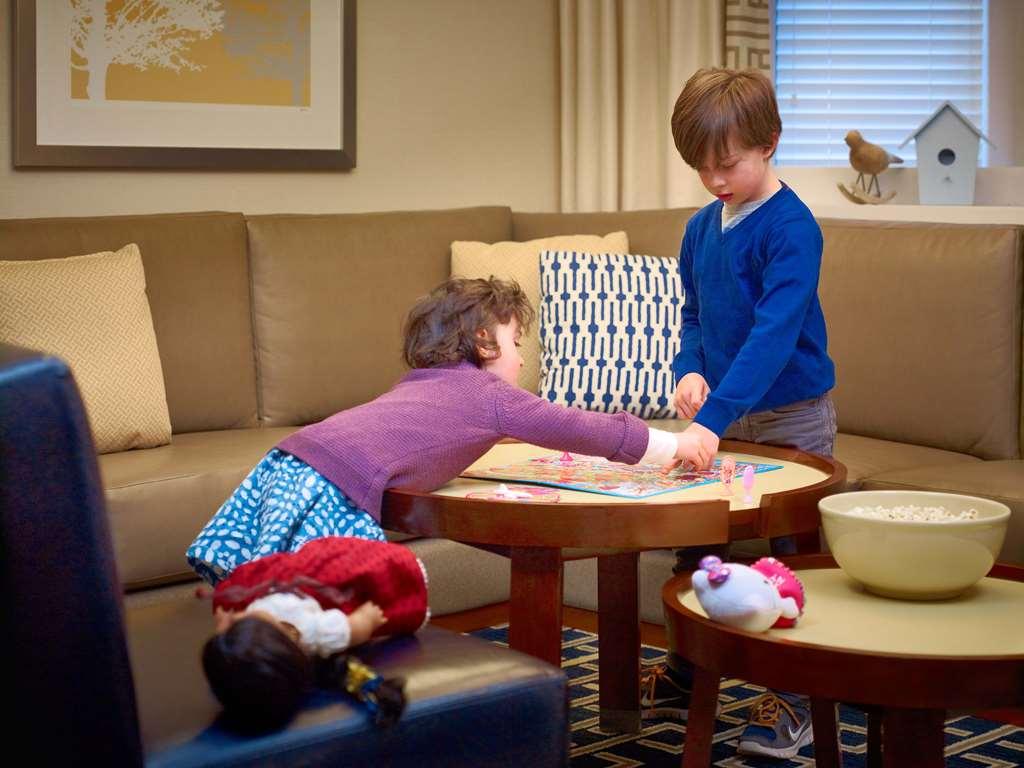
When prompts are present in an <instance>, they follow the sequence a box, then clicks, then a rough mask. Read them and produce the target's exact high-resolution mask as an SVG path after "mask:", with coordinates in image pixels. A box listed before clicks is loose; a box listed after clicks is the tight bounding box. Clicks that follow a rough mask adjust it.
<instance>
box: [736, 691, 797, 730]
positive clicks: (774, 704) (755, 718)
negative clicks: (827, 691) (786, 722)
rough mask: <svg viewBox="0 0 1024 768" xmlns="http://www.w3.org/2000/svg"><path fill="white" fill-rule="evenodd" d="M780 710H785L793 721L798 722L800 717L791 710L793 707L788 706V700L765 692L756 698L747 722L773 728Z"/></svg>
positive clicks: (777, 720)
mask: <svg viewBox="0 0 1024 768" xmlns="http://www.w3.org/2000/svg"><path fill="white" fill-rule="evenodd" d="M782 710H786V712H787V713H788V714H789V716H790V717H791V718H792V719H793V722H794V723H798V722H800V718H798V717H797V716H796V712H794V711H793V707H792V706H790V704H789V702H788V701H786V700H785V699H780V698H779V697H778V696H776V695H775V694H773V693H766V694H764V696H762V697H761V698H760V699H758V700H757V702H756V703H755V704H754V708H753V709H752V710H751V712H750V718H749V720H748V722H749V723H750V724H751V725H763V726H767V727H769V728H774V727H775V724H776V723H777V722H779V715H780V714H781V713H782Z"/></svg>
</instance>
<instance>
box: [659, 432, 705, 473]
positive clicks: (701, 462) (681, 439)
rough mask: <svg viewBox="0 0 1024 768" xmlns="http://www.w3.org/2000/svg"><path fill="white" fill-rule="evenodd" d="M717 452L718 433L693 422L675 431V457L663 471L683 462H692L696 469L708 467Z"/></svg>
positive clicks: (667, 470) (668, 470) (670, 469)
mask: <svg viewBox="0 0 1024 768" xmlns="http://www.w3.org/2000/svg"><path fill="white" fill-rule="evenodd" d="M717 453H718V435H716V434H715V433H714V432H712V431H711V430H710V429H708V428H707V427H705V426H703V425H702V424H697V423H693V424H691V425H690V426H688V427H687V428H686V429H685V430H684V431H682V432H677V433H676V456H675V459H673V461H672V462H670V463H669V464H668V465H667V466H665V468H664V470H663V471H665V472H670V471H672V470H673V469H675V468H676V467H678V466H679V465H680V464H682V463H683V462H686V463H689V464H692V465H693V468H694V469H696V470H702V469H708V468H709V467H710V466H711V464H712V462H714V460H715V454H717Z"/></svg>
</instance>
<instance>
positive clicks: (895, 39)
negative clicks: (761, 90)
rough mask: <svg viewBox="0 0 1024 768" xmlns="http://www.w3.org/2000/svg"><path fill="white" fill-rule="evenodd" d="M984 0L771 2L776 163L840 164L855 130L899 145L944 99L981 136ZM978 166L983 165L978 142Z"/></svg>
mask: <svg viewBox="0 0 1024 768" xmlns="http://www.w3.org/2000/svg"><path fill="white" fill-rule="evenodd" d="M987 5H988V2H987V0H775V13H774V19H773V24H772V27H773V28H772V32H773V43H774V57H773V59H774V61H773V63H774V77H775V89H776V94H777V97H778V101H779V112H780V113H781V115H782V140H781V141H780V143H779V149H778V152H777V153H776V162H777V163H778V164H779V165H805V166H806V165H812V166H837V165H846V164H847V162H848V156H849V148H848V147H847V146H846V144H845V142H844V141H843V137H844V136H846V133H847V131H850V130H858V131H860V132H861V133H862V134H863V136H864V138H865V139H867V140H868V141H870V142H872V143H874V144H880V145H881V146H883V147H885V148H886V149H888V150H889V151H890V152H893V153H895V154H898V155H899V156H900V157H902V158H903V159H904V160H905V161H906V163H907V164H909V165H913V164H914V161H915V158H914V142H913V141H911V142H910V143H908V144H907V146H905V147H903V148H902V149H897V147H898V146H899V144H900V143H901V142H902V141H903V140H904V139H905V138H906V137H907V136H909V135H910V134H911V133H913V132H914V131H915V130H916V129H917V128H918V127H919V126H920V125H921V123H922V122H923V121H924V120H925V119H926V118H928V117H929V116H930V115H931V114H932V112H934V111H935V109H937V108H938V106H939V105H940V104H942V102H943V101H946V100H947V99H948V100H949V101H951V102H952V103H953V104H955V105H956V106H957V108H958V109H959V110H960V111H961V112H963V114H964V115H965V116H966V117H967V118H969V119H970V120H971V121H972V122H973V123H974V124H975V125H976V126H977V127H978V128H979V130H981V131H982V132H985V131H986V130H987V128H988V127H987V115H986V113H987V104H986V90H987V89H986V87H985V85H986V82H987V71H986V70H987V69H988V61H987V44H986V41H987V37H988V35H987V24H988V18H987V15H988V14H987ZM982 146H983V149H982V157H981V161H982V164H984V160H985V155H984V152H985V150H984V142H983V143H982Z"/></svg>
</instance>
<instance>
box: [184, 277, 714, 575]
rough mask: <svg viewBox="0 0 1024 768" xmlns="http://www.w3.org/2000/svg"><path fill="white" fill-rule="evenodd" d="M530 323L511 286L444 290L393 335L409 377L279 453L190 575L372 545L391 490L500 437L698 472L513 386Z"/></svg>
mask: <svg viewBox="0 0 1024 768" xmlns="http://www.w3.org/2000/svg"><path fill="white" fill-rule="evenodd" d="M533 317H534V312H533V309H532V307H530V303H529V301H528V300H527V298H526V296H525V294H524V293H523V291H522V290H521V289H520V288H519V286H518V285H517V284H515V283H514V282H511V283H510V282H505V281H502V280H498V279H495V278H491V279H489V280H482V279H477V280H469V279H451V280H448V281H447V282H445V283H443V284H442V285H441V286H439V287H438V288H436V289H435V290H434V291H432V292H431V293H430V294H429V295H428V296H426V297H424V298H423V299H421V300H420V301H418V302H417V303H416V305H415V306H414V307H413V308H412V311H411V312H410V313H409V316H408V319H407V320H406V324H405V360H406V362H407V363H408V365H409V367H410V368H412V370H411V371H409V373H407V374H406V375H405V376H404V377H403V378H402V379H401V380H399V381H398V383H397V384H395V386H394V387H392V389H391V390H389V391H388V392H385V393H384V394H383V395H381V396H380V397H378V398H376V399H375V400H372V401H370V402H369V403H365V404H363V405H360V406H356V407H355V408H350V409H348V410H345V411H341V412H340V413H336V414H334V415H333V416H329V417H328V418H326V419H324V420H323V421H321V422H319V423H316V424H311V425H309V426H307V427H304V428H303V429H300V430H299V431H298V432H295V433H294V434H292V435H290V436H289V437H287V438H285V439H284V440H282V441H281V442H280V443H279V444H278V445H277V446H276V447H275V448H273V449H272V450H271V451H270V452H269V453H268V454H267V455H266V456H265V457H264V458H263V460H262V461H260V463H259V464H257V465H256V467H255V468H254V469H253V470H252V471H251V472H250V473H249V475H248V476H247V477H246V478H245V479H244V480H243V481H242V484H241V485H240V486H239V487H238V489H237V490H236V491H235V492H234V493H233V494H232V495H231V497H230V498H229V499H228V500H227V501H225V502H224V504H223V505H222V506H221V508H220V509H219V510H218V511H217V513H216V514H215V515H214V516H213V518H212V519H211V520H210V522H209V523H207V524H206V527H204V528H203V530H202V531H201V532H200V533H199V535H198V536H197V537H196V540H195V541H194V542H193V543H192V546H190V547H189V549H188V552H187V554H186V556H187V558H188V562H189V565H190V566H191V567H192V568H193V569H194V570H195V571H196V572H197V573H198V574H199V575H200V576H201V577H202V578H204V579H205V580H206V581H208V582H210V583H211V584H216V583H217V582H219V581H220V580H222V579H224V578H225V577H227V576H228V574H230V573H231V571H233V570H234V569H235V568H236V567H237V566H239V565H241V564H242V563H244V562H247V561H249V560H252V559H254V558H257V557H261V556H263V555H268V554H271V553H274V552H293V551H295V550H296V549H298V548H299V547H301V546H302V545H303V544H305V543H306V542H307V541H310V540H311V539H316V538H320V537H322V536H355V537H359V538H364V539H375V540H380V541H383V540H384V532H383V531H382V530H381V527H380V509H381V499H382V497H383V494H384V491H386V490H387V489H389V488H408V489H412V490H418V491H432V490H434V489H436V488H439V487H440V486H442V485H444V484H445V483H447V482H448V481H449V480H451V479H453V478H455V477H457V476H458V475H459V474H460V473H461V472H462V471H463V470H465V469H466V467H468V466H469V465H470V464H472V463H473V462H474V461H476V460H477V459H478V458H480V457H481V456H483V454H484V453H486V452H487V451H488V450H489V449H490V448H491V447H492V446H493V445H494V444H495V443H497V442H498V441H499V440H500V439H502V438H504V437H513V438H517V439H519V440H522V441H523V442H527V443H533V444H535V445H539V446H542V447H544V448H551V449H554V450H559V451H570V452H573V453H582V454H586V455H590V456H604V457H606V458H608V459H610V460H612V461H619V462H623V463H626V464H636V463H637V462H640V461H643V462H645V463H658V464H668V463H669V462H672V461H673V460H679V459H681V460H686V461H689V462H691V463H692V464H694V465H695V466H698V467H704V466H707V465H708V464H709V463H710V460H711V458H713V457H711V456H708V455H705V454H704V453H702V451H703V448H702V447H701V446H700V445H699V443H698V442H696V441H693V442H688V441H687V440H686V439H684V438H682V437H681V436H680V435H676V434H672V433H669V432H662V431H660V430H656V429H650V428H648V427H647V425H646V424H644V422H643V421H641V420H640V419H638V418H637V417H635V416H632V415H630V414H627V413H616V414H606V413H596V412H589V411H581V410H578V409H575V408H566V407H564V406H561V405H555V404H553V403H550V402H548V401H547V400H544V399H543V398H540V397H538V396H537V395H535V394H532V393H530V392H527V391H526V390H524V389H521V388H519V387H518V386H517V385H516V380H517V379H518V377H519V370H520V368H521V367H522V364H523V361H522V358H521V357H520V356H519V350H518V346H519V338H520V335H521V334H522V332H523V331H524V330H526V329H527V328H529V325H530V323H531V322H532V321H533Z"/></svg>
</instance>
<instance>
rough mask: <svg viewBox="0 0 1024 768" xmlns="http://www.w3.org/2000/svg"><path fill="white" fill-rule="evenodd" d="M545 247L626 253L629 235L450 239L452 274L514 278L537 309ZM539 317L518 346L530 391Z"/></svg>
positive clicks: (536, 381)
mask: <svg viewBox="0 0 1024 768" xmlns="http://www.w3.org/2000/svg"><path fill="white" fill-rule="evenodd" d="M545 250H562V251H577V252H583V253H629V238H628V237H627V235H626V233H625V232H612V233H611V234H608V235H605V236H603V237H602V236H601V235H559V236H557V237H544V238H541V239H539V240H528V241H526V242H523V243H516V242H511V241H506V242H500V243H490V244H488V243H478V242H471V241H465V240H456V241H455V242H454V243H452V277H491V276H492V275H493V276H494V277H498V278H501V279H502V280H515V281H516V282H517V283H519V286H520V287H521V288H522V289H523V291H524V292H525V293H526V298H528V299H529V300H530V304H531V306H533V309H534V311H535V312H537V313H538V314H539V313H540V266H539V260H540V254H541V251H545ZM539 325H540V323H539V320H538V321H537V322H535V323H534V324H533V327H532V328H531V329H530V332H529V334H524V335H523V339H522V341H521V346H520V348H519V351H520V353H521V354H522V356H523V370H522V373H521V374H520V375H519V385H520V386H521V387H523V389H527V390H529V391H530V392H538V391H539V386H540V334H539Z"/></svg>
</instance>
